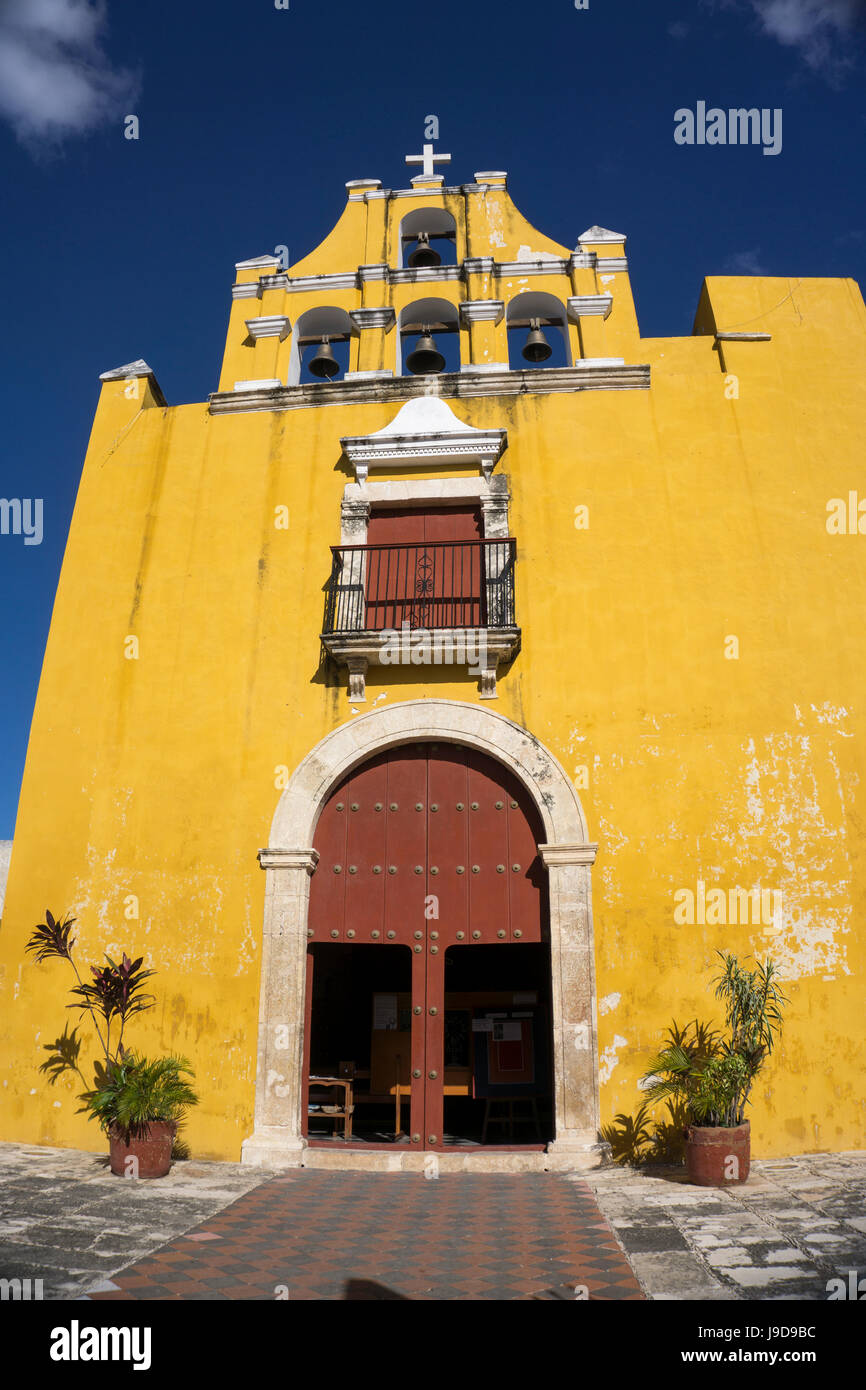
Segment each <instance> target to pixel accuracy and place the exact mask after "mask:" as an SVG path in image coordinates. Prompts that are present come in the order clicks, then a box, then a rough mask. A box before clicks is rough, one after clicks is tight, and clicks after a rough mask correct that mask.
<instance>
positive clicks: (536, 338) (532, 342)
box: [523, 319, 553, 362]
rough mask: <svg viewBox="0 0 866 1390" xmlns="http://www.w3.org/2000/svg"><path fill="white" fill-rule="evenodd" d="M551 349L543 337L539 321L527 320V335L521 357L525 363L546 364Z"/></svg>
mask: <svg viewBox="0 0 866 1390" xmlns="http://www.w3.org/2000/svg"><path fill="white" fill-rule="evenodd" d="M552 352H553V348H552V347H551V346H550V343H549V342H548V341H547V339H546V338H545V336H544V333H543V332H542V329H541V320H540V319H530V320H529V333H528V335H527V338H526V342H525V343H524V344H523V356H524V357H525V358H526V360H527V362H546V361H547V359H548V357H549V356H550V354H551V353H552Z"/></svg>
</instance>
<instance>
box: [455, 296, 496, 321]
mask: <svg viewBox="0 0 866 1390" xmlns="http://www.w3.org/2000/svg"><path fill="white" fill-rule="evenodd" d="M504 313H505V303H504V301H503V300H501V299H464V301H463V303H462V304H461V305H460V317H461V318H462V319H463V322H464V323H499V322H500V321H501V319H502V315H503V314H504Z"/></svg>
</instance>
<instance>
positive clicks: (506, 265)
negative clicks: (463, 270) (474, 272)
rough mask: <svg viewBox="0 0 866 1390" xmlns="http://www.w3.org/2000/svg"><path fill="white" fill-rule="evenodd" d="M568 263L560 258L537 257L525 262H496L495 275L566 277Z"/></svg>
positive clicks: (500, 276)
mask: <svg viewBox="0 0 866 1390" xmlns="http://www.w3.org/2000/svg"><path fill="white" fill-rule="evenodd" d="M567 274H568V261H567V260H565V259H563V258H562V257H560V256H550V257H547V256H545V257H544V258H542V257H538V258H537V259H535V260H527V261H497V262H496V275H497V276H498V277H499V278H500V279H501V278H502V277H503V276H505V275H567Z"/></svg>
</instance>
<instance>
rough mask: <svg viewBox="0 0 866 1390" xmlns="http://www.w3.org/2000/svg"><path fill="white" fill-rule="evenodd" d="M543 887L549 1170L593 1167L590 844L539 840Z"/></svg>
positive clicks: (595, 1108) (599, 1152)
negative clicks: (546, 889) (548, 999)
mask: <svg viewBox="0 0 866 1390" xmlns="http://www.w3.org/2000/svg"><path fill="white" fill-rule="evenodd" d="M538 848H539V851H540V853H541V857H542V860H543V862H544V865H545V868H546V869H547V871H548V879H549V886H550V956H551V962H550V963H551V974H552V1001H553V1048H554V1116H555V1124H556V1138H555V1140H554V1142H553V1143H552V1144H551V1145H550V1148H549V1150H548V1154H549V1158H550V1160H551V1163H550V1166H551V1167H553V1168H563V1169H575V1168H593V1167H596V1166H597V1165H598V1164H599V1163H601V1162H602V1161H603V1160H604V1158H605V1157H606V1156H607V1153H608V1146H607V1145H606V1144H604V1143H602V1142H600V1137H599V1103H598V1042H597V1020H596V995H595V960H594V955H593V934H592V891H591V869H592V865H593V863H594V862H595V856H596V853H597V850H598V846H597V845H587V844H559V845H539V847H538Z"/></svg>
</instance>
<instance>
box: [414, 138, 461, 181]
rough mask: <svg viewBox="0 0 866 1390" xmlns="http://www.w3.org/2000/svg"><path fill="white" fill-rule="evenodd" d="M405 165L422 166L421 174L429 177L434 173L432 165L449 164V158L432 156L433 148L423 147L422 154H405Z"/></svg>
mask: <svg viewBox="0 0 866 1390" xmlns="http://www.w3.org/2000/svg"><path fill="white" fill-rule="evenodd" d="M406 163H407V164H422V165H423V166H424V167H423V169H422V173H424V174H426V175H428V176H429V175H430V174H433V173H435V172H436V171H435V169H434V168H433V165H434V164H450V163H451V156H450V154H434V153H433V146H432V145H425V146H424V153H423V154H407V156H406Z"/></svg>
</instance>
